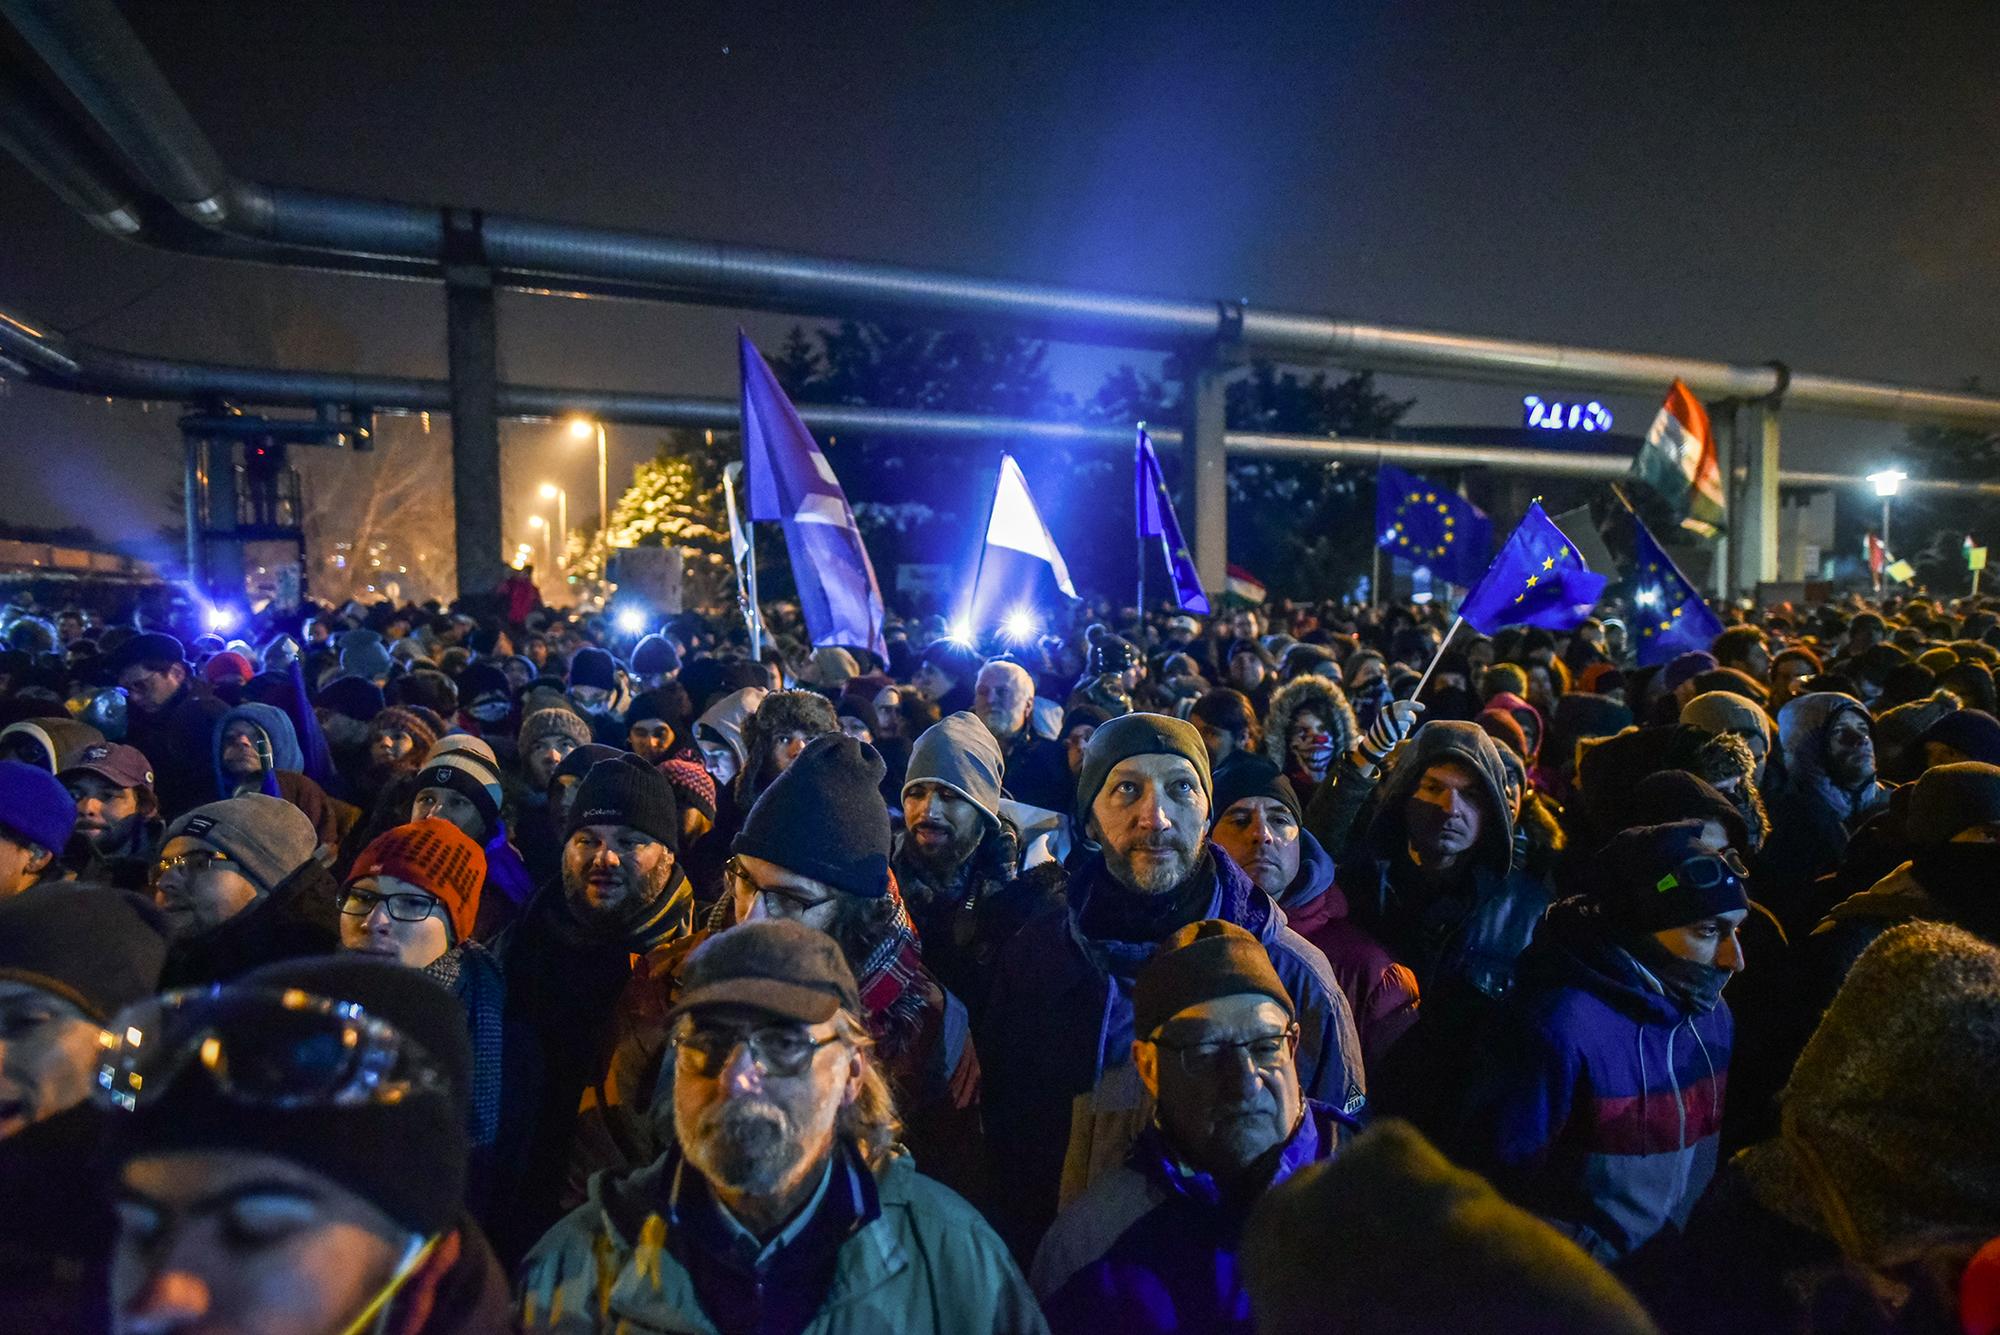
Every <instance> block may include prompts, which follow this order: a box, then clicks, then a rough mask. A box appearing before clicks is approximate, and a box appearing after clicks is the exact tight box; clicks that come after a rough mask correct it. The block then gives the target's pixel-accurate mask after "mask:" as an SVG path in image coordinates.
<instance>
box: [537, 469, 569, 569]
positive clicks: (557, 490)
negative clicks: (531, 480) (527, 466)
mask: <svg viewBox="0 0 2000 1335" xmlns="http://www.w3.org/2000/svg"><path fill="white" fill-rule="evenodd" d="M542 499H543V500H545V501H554V502H555V503H556V530H557V531H558V532H560V533H561V534H562V539H563V551H562V559H563V560H564V561H565V562H566V561H568V560H569V489H568V488H567V487H558V486H557V485H556V484H555V483H553V482H544V483H543V484H542Z"/></svg>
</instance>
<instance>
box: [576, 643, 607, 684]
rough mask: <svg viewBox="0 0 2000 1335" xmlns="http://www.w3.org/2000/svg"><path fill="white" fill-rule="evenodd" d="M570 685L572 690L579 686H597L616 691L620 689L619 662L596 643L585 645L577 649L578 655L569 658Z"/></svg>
mask: <svg viewBox="0 0 2000 1335" xmlns="http://www.w3.org/2000/svg"><path fill="white" fill-rule="evenodd" d="M569 685H570V689H572V690H574V689H575V688H576V687H578V686H595V687H597V688H598V689H600V690H606V691H615V690H617V689H618V664H617V662H616V661H615V660H613V659H612V657H611V655H610V654H608V653H606V652H604V650H602V649H599V648H598V647H597V646H596V645H585V646H584V647H583V648H581V649H579V650H577V651H576V657H574V658H572V659H570V660H569Z"/></svg>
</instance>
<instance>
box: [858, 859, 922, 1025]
mask: <svg viewBox="0 0 2000 1335" xmlns="http://www.w3.org/2000/svg"><path fill="white" fill-rule="evenodd" d="M889 899H890V902H891V903H893V904H894V905H895V912H894V913H893V914H892V915H891V916H890V919H889V924H888V932H887V934H886V935H885V936H884V937H883V939H882V940H881V941H880V942H879V943H877V944H876V946H875V949H874V950H872V951H870V952H869V953H868V959H867V961H866V962H865V963H864V964H863V965H862V966H861V968H860V969H859V970H858V973H859V975H860V976H859V977H858V978H857V979H856V981H857V982H858V983H859V984H860V987H861V1010H862V1013H863V1014H864V1015H865V1016H866V1017H867V1022H868V1032H869V1035H870V1037H872V1038H873V1039H874V1040H875V1048H876V1051H877V1053H878V1054H879V1055H880V1056H881V1057H882V1059H883V1060H885V1061H894V1060H896V1059H897V1058H898V1057H900V1056H902V1055H903V1054H904V1053H905V1052H907V1051H908V1050H909V1049H910V1047H911V1046H912V1045H913V1044H915V1043H916V1042H917V1040H918V1039H919V1038H921V1037H922V1035H923V1031H924V1017H925V1014H926V1012H927V1011H928V1010H929V1009H930V992H931V989H930V985H929V979H928V977H927V976H926V975H925V973H924V965H923V956H922V954H921V952H920V950H919V948H918V942H917V929H916V926H915V925H914V924H913V923H911V921H910V912H909V910H908V909H907V908H906V907H905V906H904V904H903V892H902V889H901V887H899V886H898V885H897V884H896V875H895V873H894V872H891V873H890V874H889Z"/></svg>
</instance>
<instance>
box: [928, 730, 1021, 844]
mask: <svg viewBox="0 0 2000 1335" xmlns="http://www.w3.org/2000/svg"><path fill="white" fill-rule="evenodd" d="M1006 772H1007V762H1006V761H1005V760H1003V759H1002V758H1001V756H1000V743H998V742H996V741H994V740H993V734H992V733H991V732H989V731H988V730H987V727H986V725H985V724H984V723H981V722H980V721H979V716H978V715H976V714H972V713H968V712H967V711H965V710H963V709H961V710H959V711H958V712H957V713H956V714H953V715H951V716H950V717H948V718H945V719H943V720H941V721H939V722H937V723H934V724H932V725H931V726H930V727H928V728H926V729H924V732H923V735H922V736H921V737H919V738H917V742H916V745H915V746H912V747H911V748H910V763H909V766H908V767H907V768H906V769H905V770H904V772H903V791H904V792H905V793H907V792H909V791H910V787H911V785H913V784H919V783H941V784H943V785H944V786H945V787H947V788H949V789H951V790H952V791H953V792H955V793H957V794H958V795H959V796H960V797H962V798H964V799H965V800H966V801H968V802H970V803H972V805H974V806H976V807H978V808H979V811H980V814H981V815H983V816H985V817H986V823H987V826H988V827H989V828H991V829H998V828H999V827H1000V797H1001V793H1000V786H1001V783H1002V781H1003V779H1004V777H1005V775H1006Z"/></svg>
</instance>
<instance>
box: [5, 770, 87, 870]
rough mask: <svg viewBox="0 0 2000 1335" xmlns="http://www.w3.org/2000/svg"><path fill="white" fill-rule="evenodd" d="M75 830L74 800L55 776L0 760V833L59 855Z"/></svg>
mask: <svg viewBox="0 0 2000 1335" xmlns="http://www.w3.org/2000/svg"><path fill="white" fill-rule="evenodd" d="M75 828H76V799H75V798H73V797H71V796H70V795H69V789H67V788H65V787H63V786H62V784H61V783H60V782H59V781H58V780H57V779H56V776H55V775H54V774H52V773H50V772H49V771H48V770H46V769H43V768H42V767H41V766H40V765H30V764H28V763H27V762H26V761H23V760H0V832H4V833H6V834H8V835H11V836H12V837H13V838H15V839H16V840H18V841H20V842H23V843H30V844H33V845H35V846H36V847H37V848H40V849H43V850H44V851H46V852H50V853H60V852H62V851H63V845H64V844H66V843H68V842H69V836H70V831H72V830H74V829H75Z"/></svg>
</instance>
